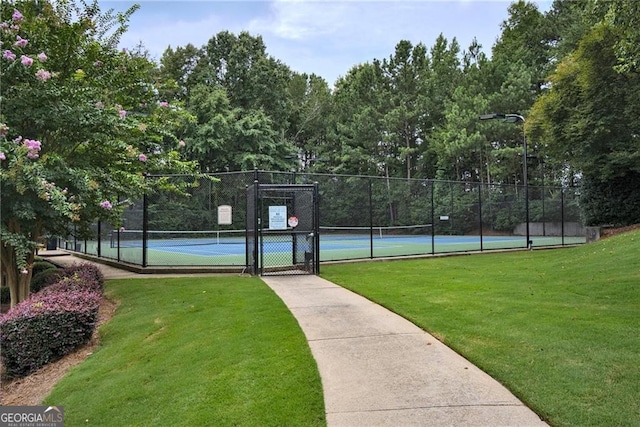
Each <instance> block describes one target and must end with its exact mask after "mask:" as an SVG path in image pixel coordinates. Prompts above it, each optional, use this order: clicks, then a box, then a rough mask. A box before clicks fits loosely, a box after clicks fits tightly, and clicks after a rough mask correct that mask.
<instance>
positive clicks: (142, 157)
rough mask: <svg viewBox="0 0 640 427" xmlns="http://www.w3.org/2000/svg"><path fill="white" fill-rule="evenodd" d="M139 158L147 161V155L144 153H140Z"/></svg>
mask: <svg viewBox="0 0 640 427" xmlns="http://www.w3.org/2000/svg"><path fill="white" fill-rule="evenodd" d="M138 160H140V161H141V162H146V161H147V156H145V155H144V154H140V155H139V156H138Z"/></svg>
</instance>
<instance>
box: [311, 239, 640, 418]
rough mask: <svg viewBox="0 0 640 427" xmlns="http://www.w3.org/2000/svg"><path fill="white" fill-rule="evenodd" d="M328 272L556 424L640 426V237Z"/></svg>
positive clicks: (332, 268)
mask: <svg viewBox="0 0 640 427" xmlns="http://www.w3.org/2000/svg"><path fill="white" fill-rule="evenodd" d="M321 271H322V276H323V277H324V278H326V279H328V280H331V281H333V282H335V283H337V284H340V285H342V286H345V287H347V288H349V289H352V290H354V291H356V292H358V293H360V294H362V295H364V296H366V297H368V298H369V299H371V300H373V301H375V302H377V303H379V304H382V305H384V306H386V307H388V308H390V309H391V310H393V311H395V312H396V313H399V314H401V315H402V316H404V317H406V318H408V319H410V320H411V321H413V322H414V323H416V324H417V325H419V326H420V327H422V328H423V329H425V330H427V331H429V332H431V333H433V334H434V335H435V336H436V337H438V338H440V339H441V340H442V341H444V342H445V343H446V344H448V345H449V346H451V347H452V348H454V349H455V350H456V351H458V352H459V353H461V354H463V355H464V356H465V357H467V358H468V359H470V360H471V361H472V362H474V363H475V364H476V365H478V366H479V367H480V368H482V369H483V370H485V371H486V372H488V373H489V374H490V375H491V376H493V377H494V378H496V379H498V380H499V381H500V382H502V383H503V384H505V385H506V386H507V387H508V388H509V389H510V390H512V392H514V393H515V394H516V395H517V396H518V397H520V398H521V399H522V400H523V401H524V402H526V403H527V404H528V405H529V406H530V407H531V408H532V409H534V410H535V411H536V412H537V413H538V414H539V415H541V416H543V417H544V418H545V419H546V420H548V422H549V423H550V424H552V425H554V426H569V425H571V426H638V425H640V333H639V327H640V232H635V233H629V234H626V235H622V236H618V237H614V238H610V239H606V240H602V241H600V242H597V243H594V244H589V245H584V246H581V247H576V248H567V249H557V250H544V251H529V252H527V251H524V252H515V253H507V254H504V253H501V254H482V255H472V256H458V257H448V258H439V259H426V260H414V261H390V262H370V263H360V264H347V265H332V266H323V267H322V269H321Z"/></svg>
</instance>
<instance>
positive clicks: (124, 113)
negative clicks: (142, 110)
mask: <svg viewBox="0 0 640 427" xmlns="http://www.w3.org/2000/svg"><path fill="white" fill-rule="evenodd" d="M118 114H119V115H120V118H121V119H124V118H125V117H127V111H126V110H120V111H118Z"/></svg>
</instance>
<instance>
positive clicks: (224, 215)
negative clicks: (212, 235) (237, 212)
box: [218, 205, 233, 225]
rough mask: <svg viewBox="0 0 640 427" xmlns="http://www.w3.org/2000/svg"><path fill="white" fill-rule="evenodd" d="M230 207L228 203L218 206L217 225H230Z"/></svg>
mask: <svg viewBox="0 0 640 427" xmlns="http://www.w3.org/2000/svg"><path fill="white" fill-rule="evenodd" d="M231 212H232V208H231V206H229V205H220V206H218V224H219V225H231V224H232V223H233V221H232V215H231Z"/></svg>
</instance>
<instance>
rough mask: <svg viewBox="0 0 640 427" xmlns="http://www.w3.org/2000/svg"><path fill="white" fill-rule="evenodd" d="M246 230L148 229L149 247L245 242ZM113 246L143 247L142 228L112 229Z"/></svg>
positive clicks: (111, 239)
mask: <svg viewBox="0 0 640 427" xmlns="http://www.w3.org/2000/svg"><path fill="white" fill-rule="evenodd" d="M245 239H246V230H209V231H178V230H169V231H158V230H149V231H147V247H160V246H197V245H222V244H244V243H245ZM110 241H111V247H112V248H117V247H121V248H141V247H142V242H143V231H142V230H112V231H111V233H110Z"/></svg>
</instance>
